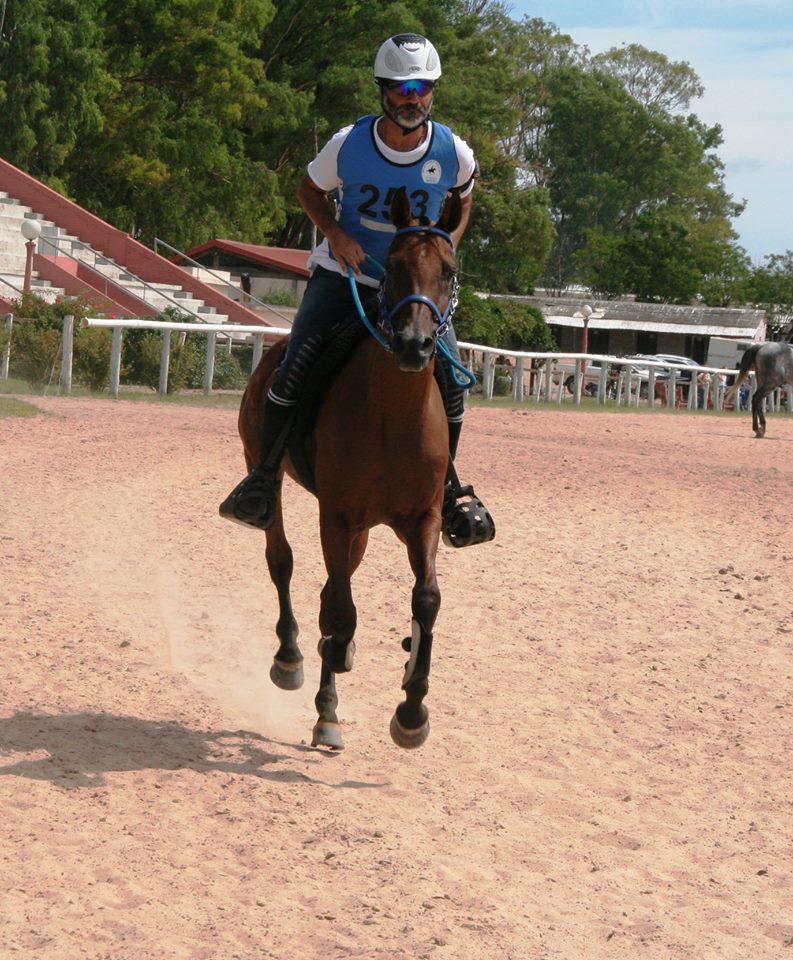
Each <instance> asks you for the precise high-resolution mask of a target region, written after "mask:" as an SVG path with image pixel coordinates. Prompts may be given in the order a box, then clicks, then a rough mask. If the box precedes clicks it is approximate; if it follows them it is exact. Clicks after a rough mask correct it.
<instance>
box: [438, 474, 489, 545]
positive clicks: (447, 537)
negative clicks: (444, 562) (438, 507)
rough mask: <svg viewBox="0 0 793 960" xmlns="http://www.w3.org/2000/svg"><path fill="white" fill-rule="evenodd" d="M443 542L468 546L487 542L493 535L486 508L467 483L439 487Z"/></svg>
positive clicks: (449, 483)
mask: <svg viewBox="0 0 793 960" xmlns="http://www.w3.org/2000/svg"><path fill="white" fill-rule="evenodd" d="M441 528H442V531H443V542H444V543H445V544H446V546H447V547H470V546H473V545H474V544H477V543H487V542H488V540H492V539H493V537H495V535H496V524H495V521H494V520H493V518H492V517H491V515H490V511H489V510H488V509H487V507H486V506H485V505H484V504H483V503H482V501H481V500H480V499H479V497H477V495H476V494H475V493H474V488H473V487H472V486H471V485H470V484H468V485H467V486H464V487H463V486H460V484H452V483H451V481H450V482H448V483H447V484H446V486H445V487H444V490H443V520H442V526H441Z"/></svg>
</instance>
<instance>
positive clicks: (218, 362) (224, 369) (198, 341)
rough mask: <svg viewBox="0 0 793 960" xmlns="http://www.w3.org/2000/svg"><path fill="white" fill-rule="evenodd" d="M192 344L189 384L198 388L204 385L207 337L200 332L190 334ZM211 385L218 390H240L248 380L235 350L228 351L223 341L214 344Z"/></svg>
mask: <svg viewBox="0 0 793 960" xmlns="http://www.w3.org/2000/svg"><path fill="white" fill-rule="evenodd" d="M189 339H190V340H191V341H192V344H193V351H194V362H193V367H192V369H191V371H190V382H189V385H190V386H191V387H193V388H194V389H199V388H200V387H203V385H204V371H205V370H206V356H207V344H208V343H209V338H208V337H207V336H206V335H202V334H198V333H197V334H192V333H191V334H190V335H189ZM213 371H214V375H213V377H212V386H213V387H215V388H216V389H218V390H242V389H243V388H244V387H245V384H246V383H247V382H248V377H247V375H246V374H244V373H243V372H242V369H241V368H240V362H239V359H238V356H237V354H236V352H235V351H232V353H229V352H228V349H227V347H226V344H225V343H221V344H216V345H215V365H214V367H213Z"/></svg>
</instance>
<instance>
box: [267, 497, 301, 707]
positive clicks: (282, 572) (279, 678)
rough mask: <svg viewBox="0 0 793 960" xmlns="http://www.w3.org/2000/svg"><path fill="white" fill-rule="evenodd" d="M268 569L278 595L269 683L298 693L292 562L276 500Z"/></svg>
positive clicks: (299, 676) (299, 670)
mask: <svg viewBox="0 0 793 960" xmlns="http://www.w3.org/2000/svg"><path fill="white" fill-rule="evenodd" d="M266 536H267V550H266V559H267V569H268V570H269V573H270V579H271V580H272V581H273V584H274V585H275V589H276V591H277V592H278V621H277V623H276V625H275V632H276V635H277V637H278V640H279V647H278V650H277V652H276V654H275V657H274V658H273V663H272V666H271V667H270V679H271V680H272V682H273V683H274V684H275V685H276V687H280V689H281V690H299V689H300V687H302V686H303V654H302V653H301V652H300V647H299V646H298V644H297V637H298V634H299V633H300V629H299V627H298V625H297V621H296V620H295V616H294V613H293V610H292V597H291V592H290V589H289V588H290V584H291V581H292V571H293V569H294V559H293V554H292V548H291V547H290V545H289V541H288V540H287V539H286V534H285V532H284V522H283V514H282V512H281V498H280V495H279V497H278V505H277V509H276V517H275V522H274V523H273V525H272V527H270V529H269V530H268V531H267V533H266Z"/></svg>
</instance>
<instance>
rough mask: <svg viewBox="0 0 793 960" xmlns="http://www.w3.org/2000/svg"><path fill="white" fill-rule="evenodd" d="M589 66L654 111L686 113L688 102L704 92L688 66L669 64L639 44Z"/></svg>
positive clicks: (596, 59) (617, 50)
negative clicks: (613, 78) (614, 81)
mask: <svg viewBox="0 0 793 960" xmlns="http://www.w3.org/2000/svg"><path fill="white" fill-rule="evenodd" d="M592 65H593V66H594V67H595V68H596V69H598V70H601V71H602V72H603V73H607V74H609V75H610V76H612V77H615V78H616V79H617V80H619V81H620V82H621V83H622V85H623V87H624V88H625V91H626V92H627V93H628V94H630V96H631V97H633V99H634V100H636V101H637V102H638V103H640V104H642V106H644V107H656V108H657V109H659V110H662V111H664V112H665V113H674V112H676V111H678V110H687V109H688V107H689V105H690V103H691V101H692V100H696V99H698V98H699V97H701V96H702V94H703V93H704V92H705V88H704V87H703V86H702V83H701V81H700V79H699V77H698V76H697V74H696V73H695V72H694V70H692V68H691V66H690V64H688V63H686V62H684V61H680V62H672V61H671V60H669V58H668V57H666V56H665V55H664V54H663V53H658V52H657V51H655V50H648V49H647V48H646V47H643V46H641V44H638V43H629V44H627V45H624V46H622V47H612V48H611V49H610V50H607V51H606V52H605V53H600V54H597V56H595V57H593V58H592Z"/></svg>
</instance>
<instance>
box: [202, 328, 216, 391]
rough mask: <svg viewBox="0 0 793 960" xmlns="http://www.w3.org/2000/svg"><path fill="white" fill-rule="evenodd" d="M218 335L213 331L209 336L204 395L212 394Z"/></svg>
mask: <svg viewBox="0 0 793 960" xmlns="http://www.w3.org/2000/svg"><path fill="white" fill-rule="evenodd" d="M216 340H217V334H216V333H215V332H214V331H213V332H212V333H208V334H207V364H206V367H205V368H204V394H205V395H206V396H209V395H210V394H211V393H212V381H213V380H214V379H215V341H216Z"/></svg>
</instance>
